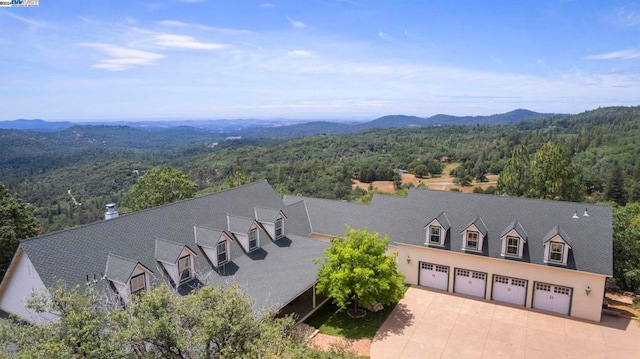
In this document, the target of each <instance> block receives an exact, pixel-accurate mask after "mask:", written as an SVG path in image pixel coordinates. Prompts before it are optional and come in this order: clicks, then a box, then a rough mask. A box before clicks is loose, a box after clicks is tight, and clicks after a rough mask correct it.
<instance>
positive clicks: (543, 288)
mask: <svg viewBox="0 0 640 359" xmlns="http://www.w3.org/2000/svg"><path fill="white" fill-rule="evenodd" d="M570 306H571V288H568V287H561V286H559V285H553V284H546V283H536V284H535V291H534V292H533V307H534V308H536V309H542V310H548V311H550V312H555V313H560V314H569V308H570Z"/></svg>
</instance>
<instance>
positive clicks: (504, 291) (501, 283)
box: [491, 275, 527, 306]
mask: <svg viewBox="0 0 640 359" xmlns="http://www.w3.org/2000/svg"><path fill="white" fill-rule="evenodd" d="M491 299H492V300H497V301H499V302H505V303H510V304H515V305H522V306H524V305H525V304H526V301H527V280H525V279H520V278H511V277H506V276H502V275H494V276H493V289H492V291H491Z"/></svg>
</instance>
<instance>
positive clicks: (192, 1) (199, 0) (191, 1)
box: [178, 0, 204, 4]
mask: <svg viewBox="0 0 640 359" xmlns="http://www.w3.org/2000/svg"><path fill="white" fill-rule="evenodd" d="M178 1H180V2H186V3H188V4H195V3H199V2H204V0H178Z"/></svg>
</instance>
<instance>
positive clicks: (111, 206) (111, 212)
mask: <svg viewBox="0 0 640 359" xmlns="http://www.w3.org/2000/svg"><path fill="white" fill-rule="evenodd" d="M118 216H119V214H118V211H116V204H115V203H108V204H107V211H106V212H105V213H104V219H105V220H107V219H114V218H118Z"/></svg>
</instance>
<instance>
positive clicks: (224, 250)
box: [218, 241, 227, 265]
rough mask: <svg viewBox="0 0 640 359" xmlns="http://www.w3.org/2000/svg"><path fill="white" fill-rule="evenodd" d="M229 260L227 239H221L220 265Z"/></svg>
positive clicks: (219, 247) (219, 246)
mask: <svg viewBox="0 0 640 359" xmlns="http://www.w3.org/2000/svg"><path fill="white" fill-rule="evenodd" d="M226 261H227V241H220V242H219V243H218V265H221V264H223V263H225V262H226Z"/></svg>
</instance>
